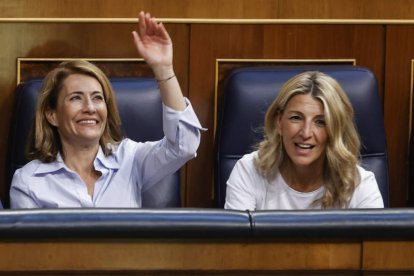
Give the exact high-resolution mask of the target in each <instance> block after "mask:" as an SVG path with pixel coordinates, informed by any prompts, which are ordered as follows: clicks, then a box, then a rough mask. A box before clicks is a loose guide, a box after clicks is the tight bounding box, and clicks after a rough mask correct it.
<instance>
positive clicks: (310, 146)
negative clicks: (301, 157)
mask: <svg viewBox="0 0 414 276" xmlns="http://www.w3.org/2000/svg"><path fill="white" fill-rule="evenodd" d="M295 146H296V147H298V148H300V149H304V150H307V149H313V148H314V147H315V146H314V145H311V144H301V143H295Z"/></svg>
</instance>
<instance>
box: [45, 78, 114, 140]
mask: <svg viewBox="0 0 414 276" xmlns="http://www.w3.org/2000/svg"><path fill="white" fill-rule="evenodd" d="M107 113H108V112H107V107H106V103H105V98H104V94H103V91H102V86H101V84H100V83H99V82H98V81H97V80H96V79H95V78H93V77H90V76H87V75H82V74H72V75H70V76H68V77H67V78H66V79H65V80H64V81H63V87H62V90H61V91H59V95H58V99H57V105H56V110H52V109H50V110H48V111H47V112H46V117H47V119H48V121H49V123H50V124H52V125H54V126H56V127H57V129H58V132H59V135H60V139H61V142H62V145H63V146H65V145H67V144H70V145H73V146H96V145H98V144H99V139H100V138H101V136H102V134H103V132H104V130H105V126H106V120H107Z"/></svg>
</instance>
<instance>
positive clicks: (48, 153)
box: [27, 60, 122, 163]
mask: <svg viewBox="0 0 414 276" xmlns="http://www.w3.org/2000/svg"><path fill="white" fill-rule="evenodd" d="M73 74H82V75H87V76H90V77H93V78H95V79H96V80H97V81H98V82H99V83H100V84H101V86H102V90H103V94H104V98H105V104H106V108H107V110H108V117H107V120H106V125H105V129H104V132H103V134H102V136H101V139H100V140H99V144H100V146H101V148H102V150H103V151H104V153H105V155H109V154H110V153H111V151H110V148H108V147H107V144H108V143H111V144H112V143H115V144H116V143H119V142H120V141H121V139H122V134H121V119H120V116H119V112H118V108H117V105H116V101H115V95H114V92H113V89H112V86H111V84H110V82H109V80H108V78H107V77H106V76H105V74H104V73H103V72H102V71H101V70H100V69H99V68H98V67H96V66H95V65H93V64H92V63H90V62H88V61H85V60H72V61H66V62H62V63H61V64H59V66H58V67H57V68H55V69H53V70H52V71H50V72H49V73H48V74H47V76H46V77H45V79H44V80H43V85H42V88H41V90H40V94H39V98H38V102H37V106H36V114H35V118H34V123H33V126H32V129H31V133H30V140H29V144H28V150H27V152H28V153H27V155H28V158H29V159H39V160H41V161H42V162H46V163H49V162H53V161H55V160H56V156H57V154H58V152H62V144H61V141H60V137H59V133H58V131H57V128H56V127H55V126H53V125H51V124H50V123H49V122H48V120H47V118H46V111H47V110H50V109H56V106H57V100H58V97H59V94H60V91H61V90H62V88H63V82H64V80H65V79H66V78H67V77H68V76H70V75H73Z"/></svg>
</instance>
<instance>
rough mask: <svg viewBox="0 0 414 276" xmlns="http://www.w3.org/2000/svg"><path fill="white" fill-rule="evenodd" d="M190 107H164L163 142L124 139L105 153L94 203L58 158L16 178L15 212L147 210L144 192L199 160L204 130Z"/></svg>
mask: <svg viewBox="0 0 414 276" xmlns="http://www.w3.org/2000/svg"><path fill="white" fill-rule="evenodd" d="M186 102H187V108H186V109H185V110H184V111H175V110H173V109H171V108H169V107H167V106H165V105H163V128H164V135H165V137H164V138H163V139H162V140H160V141H156V142H145V143H139V142H135V141H132V140H130V139H124V140H123V141H122V142H121V143H120V144H119V145H108V147H110V148H112V153H111V154H110V155H109V156H105V155H104V153H103V151H102V149H101V148H99V151H98V153H97V156H96V158H95V161H94V166H95V169H96V170H97V171H99V172H101V174H102V175H101V176H100V177H99V179H98V180H97V181H96V183H95V188H94V194H93V196H92V197H91V196H89V194H88V191H87V188H86V185H85V183H84V182H83V180H82V179H81V178H80V176H79V175H78V174H77V173H76V172H74V171H72V170H70V169H69V168H68V167H67V166H66V165H65V163H64V161H63V160H62V157H61V155H60V154H58V156H57V160H56V161H55V162H51V163H43V162H41V161H39V160H33V161H31V162H29V163H28V164H26V165H25V166H24V167H22V168H21V169H18V170H17V171H16V172H15V174H14V176H13V180H12V185H11V190H10V205H11V208H81V207H108V208H111V207H112V208H114V207H125V208H129V207H141V191H142V190H143V189H147V188H149V187H150V186H151V185H153V184H155V183H157V182H158V181H160V180H161V179H162V178H164V177H166V176H167V175H170V174H172V173H174V172H175V171H177V170H178V169H179V168H180V167H181V166H182V165H184V163H185V162H187V161H188V160H189V159H191V158H193V157H195V156H196V150H197V148H198V145H199V144H200V130H201V129H203V128H202V127H201V125H200V122H199V120H198V119H197V116H196V115H195V113H194V110H193V108H192V106H191V104H190V102H189V101H188V100H187V99H186ZM137 127H139V126H137Z"/></svg>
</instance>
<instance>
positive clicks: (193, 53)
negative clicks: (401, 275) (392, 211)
mask: <svg viewBox="0 0 414 276" xmlns="http://www.w3.org/2000/svg"><path fill="white" fill-rule="evenodd" d="M140 10H146V11H150V12H151V13H152V14H153V15H155V16H156V17H158V18H162V19H161V20H163V21H165V22H166V27H167V29H168V31H169V32H170V35H171V37H172V39H173V42H174V55H175V60H174V62H175V68H176V71H177V74H178V78H179V80H180V83H181V84H182V87H183V90H184V93H185V94H186V95H187V96H188V97H189V98H190V100H191V101H192V103H193V105H194V108H195V110H196V112H197V114H198V116H199V118H200V120H201V122H202V124H203V126H205V127H207V128H208V129H209V131H208V132H205V133H203V134H202V143H201V146H200V149H199V152H198V157H197V158H196V159H195V160H192V161H191V162H189V164H188V165H187V167H186V170H185V171H184V174H185V178H184V183H183V200H184V205H185V206H189V207H211V206H213V198H212V184H213V164H214V156H213V150H214V119H215V96H216V94H215V93H216V90H215V88H216V78H218V80H221V79H222V78H223V77H224V76H218V73H217V71H220V72H221V69H222V68H221V67H223V66H228V63H225V62H223V63H217V60H218V59H233V60H235V61H234V62H237V61H239V62H240V61H243V60H244V61H245V60H250V59H254V60H256V62H257V63H260V62H261V61H263V60H268V59H277V60H287V59H289V60H303V59H312V60H320V61H321V62H322V61H323V60H327V59H330V60H343V59H347V60H349V59H350V60H355V62H356V64H357V65H359V66H365V67H368V68H369V69H371V70H372V71H373V72H374V74H375V75H376V77H377V79H378V83H379V87H380V93H381V98H382V100H383V105H384V120H385V126H386V132H387V141H388V151H389V169H390V196H391V198H390V202H391V206H392V207H402V206H406V205H407V190H408V188H409V185H408V149H409V145H408V141H409V130H410V128H409V124H410V108H411V93H412V87H411V86H412V78H413V72H412V60H413V59H414V47H413V45H414V20H413V19H414V1H410V0H394V1H389V0H313V1H312V0H279V1H277V0H273V1H272V0H221V1H220V0H175V1H171V0H146V1H132V0H99V1H98V0H89V1H81V0H72V1H64V0H38V1H29V0H13V1H12V0H9V1H6V0H0V45H1V50H0V110H2V116H0V133H1V134H0V135H1V138H2V139H0V196H1V198H2V199H3V200H5V199H6V198H7V194H8V185H9V183H7V181H6V180H5V179H6V178H5V175H6V173H5V160H6V156H7V145H8V132H9V128H10V121H11V112H12V107H13V102H14V89H15V87H16V79H17V66H16V64H17V58H19V57H24V58H137V57H138V55H137V53H136V50H135V49H134V46H133V44H132V39H131V34H130V32H131V31H132V30H133V29H134V28H135V27H136V22H137V21H136V19H135V16H136V15H137V14H138V12H139V11H140ZM246 19H248V20H246ZM287 19H290V20H287ZM304 19H307V20H304ZM313 19H314V20H313ZM321 19H326V20H321ZM234 62H233V63H234ZM230 63H231V62H230ZM253 63H254V62H253ZM217 64H218V67H216V65H217Z"/></svg>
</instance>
